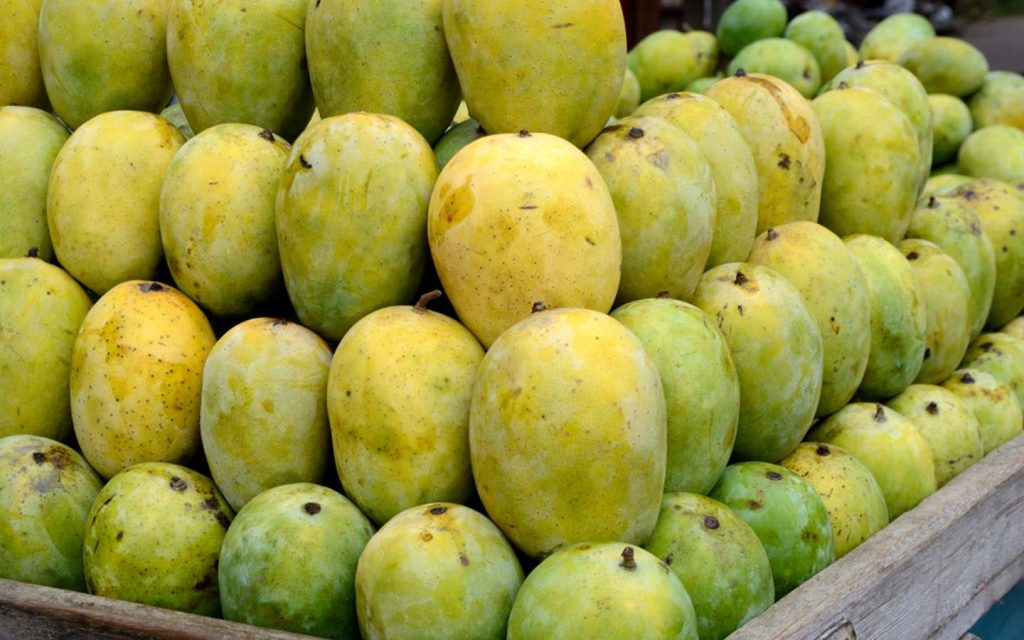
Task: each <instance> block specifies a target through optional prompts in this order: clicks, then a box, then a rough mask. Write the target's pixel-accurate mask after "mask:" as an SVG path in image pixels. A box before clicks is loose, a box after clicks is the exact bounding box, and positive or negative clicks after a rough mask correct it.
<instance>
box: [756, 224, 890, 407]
mask: <svg viewBox="0 0 1024 640" xmlns="http://www.w3.org/2000/svg"><path fill="white" fill-rule="evenodd" d="M747 260H748V261H749V262H751V263H754V264H760V265H764V266H766V267H769V268H771V269H773V270H775V271H776V272H777V273H779V274H781V275H782V276H783V277H784V278H786V279H787V280H788V281H789V282H790V283H791V284H792V285H793V286H794V287H795V288H796V289H797V290H798V291H799V292H800V294H801V295H802V296H803V298H804V301H805V302H806V303H807V310H808V311H809V312H810V313H811V316H812V317H813V318H814V321H815V322H816V323H817V325H818V330H819V331H820V333H821V337H822V347H823V358H824V360H823V371H824V373H823V375H822V383H821V385H822V387H821V399H820V400H819V401H818V408H817V410H816V411H815V415H816V416H817V417H821V416H827V415H828V414H830V413H834V412H835V411H838V410H839V409H840V407H842V406H843V405H844V404H846V403H847V402H849V401H850V398H852V397H853V394H854V392H855V391H856V390H857V387H858V386H860V382H861V379H862V378H863V377H864V371H865V369H866V368H867V365H868V357H869V355H870V351H871V302H870V298H869V295H868V284H867V281H866V279H865V278H864V274H862V273H861V272H860V267H858V266H857V261H856V259H855V258H854V257H853V253H852V252H851V251H850V250H849V249H848V248H847V247H846V245H845V244H843V241H842V240H840V239H839V237H838V236H836V235H835V234H834V233H832V232H831V231H829V230H828V229H826V228H825V227H823V226H821V225H819V224H816V223H813V222H791V223H789V224H784V225H782V226H779V227H775V228H774V229H770V230H769V231H768V232H766V233H764V234H762V235H760V236H758V237H757V238H756V239H755V240H754V246H753V248H752V249H751V251H750V257H749V258H747Z"/></svg>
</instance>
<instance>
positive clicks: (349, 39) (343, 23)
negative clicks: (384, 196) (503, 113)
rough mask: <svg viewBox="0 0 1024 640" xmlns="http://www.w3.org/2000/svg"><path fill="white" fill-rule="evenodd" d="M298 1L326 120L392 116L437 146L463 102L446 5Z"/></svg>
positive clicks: (438, 1)
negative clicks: (445, 23)
mask: <svg viewBox="0 0 1024 640" xmlns="http://www.w3.org/2000/svg"><path fill="white" fill-rule="evenodd" d="M295 1H296V2H299V3H300V4H306V5H308V7H309V8H308V13H307V14H306V15H307V25H306V51H307V52H308V54H309V76H310V79H311V80H312V83H313V93H314V94H315V95H316V104H317V107H318V108H319V110H320V114H321V115H322V116H323V117H328V116H333V115H338V114H341V113H347V112H350V111H368V112H371V113H386V114H389V115H393V116H396V117H398V118H401V119H402V120H404V121H405V122H407V123H409V124H410V125H412V127H413V128H415V129H416V130H417V131H419V132H420V134H421V135H422V136H423V137H424V138H426V140H427V142H430V143H431V144H433V143H434V142H435V141H436V140H437V139H438V138H439V137H440V136H441V134H442V133H444V130H445V129H446V128H447V127H448V124H449V123H450V122H451V121H452V115H453V114H454V113H455V110H456V109H457V108H458V106H459V99H460V96H459V79H458V78H457V77H456V75H455V67H454V66H453V65H452V58H451V56H450V55H449V53H448V45H447V44H446V42H445V36H446V35H447V34H446V33H445V32H444V31H443V30H442V22H441V7H442V4H443V2H442V0H425V1H423V2H403V1H401V0H378V1H377V2H370V3H365V2H347V1H346V0H295ZM382 34H387V37H381V36H382ZM493 44H494V43H492V45H493ZM473 46H475V45H473Z"/></svg>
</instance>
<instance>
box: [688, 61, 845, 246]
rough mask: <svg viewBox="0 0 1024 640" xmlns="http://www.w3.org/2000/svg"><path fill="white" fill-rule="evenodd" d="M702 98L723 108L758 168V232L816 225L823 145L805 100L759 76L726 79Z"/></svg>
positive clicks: (767, 78)
mask: <svg viewBox="0 0 1024 640" xmlns="http://www.w3.org/2000/svg"><path fill="white" fill-rule="evenodd" d="M704 95H706V96H708V97H709V98H711V99H713V100H715V101H716V102H718V103H719V104H720V105H722V106H723V107H725V109H726V111H728V112H729V114H730V115H732V117H733V118H735V120H736V123H737V124H738V125H739V127H740V131H741V132H742V133H743V136H744V137H745V138H746V140H747V143H748V144H750V150H751V152H752V153H753V155H754V164H755V166H756V167H757V184H758V193H759V195H758V214H757V233H758V234H761V233H764V232H765V231H767V230H768V229H770V228H771V227H776V226H779V225H781V224H785V223H786V222H791V221H794V220H810V221H817V219H818V211H819V206H820V203H821V188H822V183H823V182H824V176H825V141H824V138H823V137H822V132H821V126H820V125H819V124H818V118H817V116H815V114H814V111H813V110H812V109H811V106H810V104H809V103H808V102H807V100H805V99H804V97H803V96H801V95H800V94H799V93H798V92H797V90H796V89H794V88H792V87H791V86H789V85H788V84H787V83H785V82H784V81H782V80H779V79H777V78H773V77H771V76H766V75H762V74H757V73H750V74H747V75H745V76H731V77H728V78H723V79H721V80H719V81H718V82H716V83H714V84H713V85H711V86H710V87H708V88H707V90H706V91H705V93H704Z"/></svg>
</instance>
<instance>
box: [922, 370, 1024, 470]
mask: <svg viewBox="0 0 1024 640" xmlns="http://www.w3.org/2000/svg"><path fill="white" fill-rule="evenodd" d="M942 386H943V387H944V388H946V389H948V390H950V391H952V392H953V393H954V394H956V396H957V398H959V400H960V402H961V403H962V404H963V405H964V406H966V407H967V408H968V409H970V410H971V413H973V414H974V417H975V418H977V420H978V431H980V432H981V442H982V445H983V448H982V452H983V454H984V455H988V454H989V453H990V452H991V451H994V450H995V449H998V448H999V447H1000V446H1001V445H1003V444H1004V443H1006V442H1009V441H1010V440H1012V439H1013V438H1014V437H1016V436H1017V434H1019V433H1020V432H1021V430H1022V428H1024V414H1022V412H1021V405H1020V400H1018V399H1017V394H1015V393H1014V392H1013V388H1011V387H1010V386H1009V385H1008V384H1006V383H1005V382H1001V381H1000V380H998V379H996V377H995V376H993V375H992V374H991V373H988V372H987V371H984V370H982V369H977V368H971V367H968V368H964V369H957V370H956V371H954V372H953V375H951V376H949V377H948V378H946V381H945V382H943V383H942Z"/></svg>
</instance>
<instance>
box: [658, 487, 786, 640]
mask: <svg viewBox="0 0 1024 640" xmlns="http://www.w3.org/2000/svg"><path fill="white" fill-rule="evenodd" d="M644 548H645V549H647V551H650V552H651V553H652V554H654V555H656V556H657V557H658V558H660V559H661V560H662V562H664V563H665V564H666V565H668V567H669V568H670V569H672V573H674V574H675V575H676V577H678V578H679V580H680V582H682V583H683V586H684V587H686V592H687V594H688V595H689V596H690V600H691V601H692V602H693V608H694V610H695V611H696V613H697V631H698V632H699V635H700V637H701V639H702V640H720V639H721V638H725V637H726V636H727V635H729V634H730V633H732V632H733V631H735V630H736V629H738V628H739V627H740V626H741V625H742V624H743V623H745V622H746V621H747V620H750V619H751V618H753V617H754V616H756V615H758V614H759V613H761V612H762V611H764V610H765V609H767V608H768V607H770V606H771V605H772V603H773V602H775V583H774V581H773V580H772V567H771V564H770V563H769V561H768V555H767V554H766V553H765V551H764V547H763V546H762V545H761V541H760V540H758V538H757V534H756V533H754V530H753V529H751V528H750V525H748V524H747V523H746V522H745V521H744V520H743V519H742V518H740V517H739V516H738V515H736V513H735V512H734V511H733V510H732V509H730V508H729V507H727V506H725V505H724V504H722V503H721V502H719V501H717V500H713V499H711V498H708V497H706V496H703V495H698V494H694V493H666V494H665V497H664V498H663V499H662V501H661V513H660V514H658V524H657V525H656V526H655V527H654V533H652V534H651V539H650V541H649V542H648V543H647V545H646V546H645V547H644Z"/></svg>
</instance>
